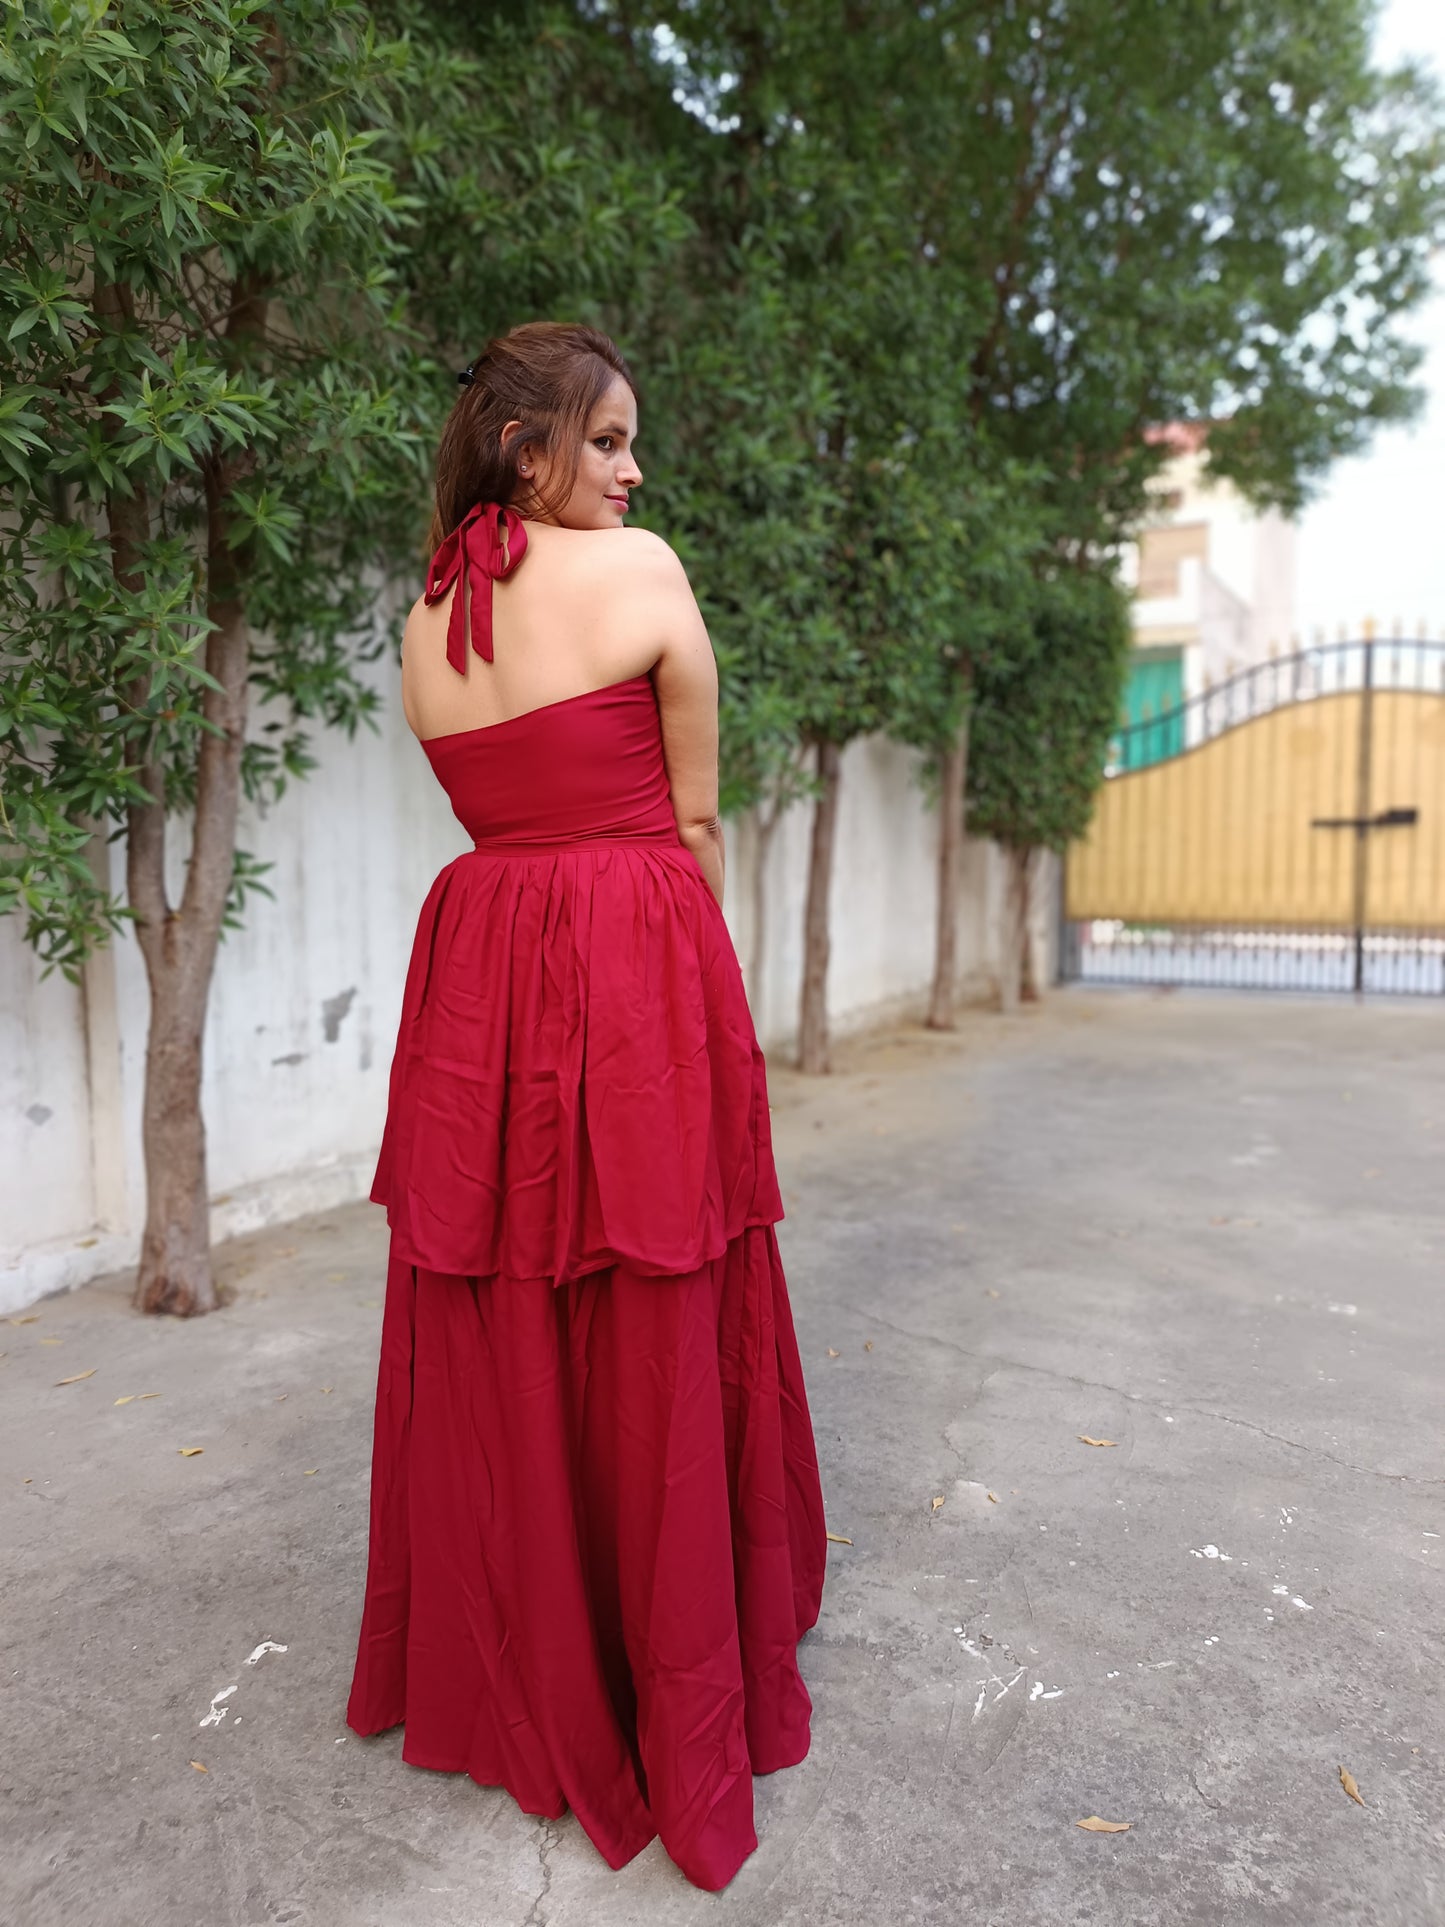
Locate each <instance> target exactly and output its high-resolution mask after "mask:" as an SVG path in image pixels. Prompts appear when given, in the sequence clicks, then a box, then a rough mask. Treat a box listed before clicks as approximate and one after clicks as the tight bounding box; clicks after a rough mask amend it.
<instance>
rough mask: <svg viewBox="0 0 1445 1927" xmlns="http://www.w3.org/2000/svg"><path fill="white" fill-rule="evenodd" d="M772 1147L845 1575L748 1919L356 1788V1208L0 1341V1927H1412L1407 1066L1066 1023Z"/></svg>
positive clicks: (1440, 1123) (1411, 1288)
mask: <svg viewBox="0 0 1445 1927" xmlns="http://www.w3.org/2000/svg"><path fill="white" fill-rule="evenodd" d="M774 1099H775V1103H776V1106H777V1115H776V1118H775V1128H776V1136H777V1146H778V1154H779V1163H780V1168H781V1170H782V1173H783V1181H784V1191H785V1196H786V1200H787V1204H788V1209H789V1214H790V1215H789V1220H788V1223H787V1225H786V1226H785V1227H784V1239H785V1244H784V1251H785V1257H786V1259H787V1262H788V1266H789V1274H790V1279H791V1283H792V1290H793V1298H794V1309H795V1315H796V1318H797V1322H798V1327H799V1337H800V1340H801V1343H802V1348H803V1354H804V1363H805V1367H806V1369H807V1371H808V1374H809V1385H810V1392H811V1396H812V1400H813V1407H814V1416H815V1419H816V1422H817V1429H818V1437H819V1446H820V1453H821V1457H822V1462H823V1473H824V1481H825V1489H826V1492H827V1496H828V1510H829V1521H830V1525H831V1527H832V1529H833V1531H835V1532H837V1533H839V1534H842V1535H845V1536H846V1537H848V1538H850V1539H851V1540H852V1544H851V1546H847V1545H835V1546H832V1547H831V1548H830V1574H829V1586H828V1590H827V1593H826V1595H825V1599H824V1606H823V1616H822V1619H821V1621H820V1624H819V1626H818V1627H817V1629H816V1630H815V1631H814V1632H813V1633H812V1634H810V1635H809V1637H808V1639H807V1641H806V1642H805V1644H804V1647H803V1669H804V1673H805V1677H806V1678H807V1680H808V1683H809V1686H810V1688H811V1689H812V1692H813V1695H814V1700H815V1706H816V1717H815V1725H814V1743H813V1751H812V1753H811V1755H810V1757H809V1758H808V1760H807V1761H806V1762H804V1764H803V1765H802V1766H800V1767H798V1768H796V1769H794V1770H793V1771H791V1772H789V1773H786V1774H782V1775H778V1776H775V1777H774V1778H772V1779H768V1780H763V1781H760V1782H758V1824H759V1833H760V1837H761V1842H762V1844H761V1847H760V1849H759V1851H758V1853H757V1854H756V1855H754V1856H753V1858H752V1860H750V1861H749V1862H748V1864H747V1865H746V1866H745V1867H744V1869H743V1871H742V1872H741V1874H740V1875H739V1876H738V1878H737V1880H736V1881H735V1882H734V1883H733V1885H732V1887H731V1888H729V1889H728V1891H727V1892H726V1893H724V1894H722V1895H720V1896H708V1895H704V1894H700V1893H698V1892H696V1891H694V1890H693V1889H691V1888H689V1887H688V1886H687V1885H686V1883H685V1882H684V1881H683V1880H682V1878H681V1876H680V1875H678V1874H677V1873H676V1872H675V1870H674V1869H673V1868H672V1867H671V1865H670V1863H669V1862H668V1861H667V1860H666V1858H665V1857H664V1856H663V1854H662V1852H661V1850H660V1848H659V1847H658V1846H657V1845H656V1844H655V1843H654V1845H653V1846H652V1847H651V1848H649V1849H648V1850H647V1852H646V1853H645V1854H643V1855H642V1856H641V1857H640V1859H638V1860H637V1861H636V1862H634V1863H633V1865H632V1866H631V1867H629V1868H627V1869H626V1870H624V1871H623V1872H622V1873H620V1874H613V1873H611V1872H610V1871H609V1870H608V1869H607V1867H606V1866H605V1864H604V1863H603V1862H602V1861H601V1859H600V1858H599V1857H598V1856H597V1855H596V1853H595V1852H594V1850H593V1849H592V1847H591V1846H590V1845H589V1843H588V1842H587V1840H586V1838H585V1836H584V1835H583V1834H582V1833H581V1831H580V1829H579V1827H578V1826H577V1824H576V1822H575V1820H574V1819H572V1818H571V1817H570V1816H569V1817H568V1818H567V1819H565V1820H564V1821H562V1822H560V1823H558V1824H555V1825H548V1824H546V1823H537V1822H534V1821H532V1820H529V1819H527V1818H526V1817H525V1816H523V1815H522V1814H520V1813H519V1812H518V1811H517V1809H516V1807H515V1806H514V1805H513V1804H512V1802H511V1801H510V1799H508V1798H507V1796H506V1795H504V1794H502V1793H499V1792H495V1791H484V1790H481V1789H479V1788H477V1787H475V1786H473V1785H471V1784H470V1782H467V1781H465V1780H459V1779H455V1778H451V1777H446V1776H440V1775H433V1774H428V1773H424V1772H419V1771H417V1770H416V1769H414V1768H410V1767H406V1766H403V1765H402V1763H401V1760H400V1757H399V1736H397V1735H395V1734H392V1735H388V1736H384V1737H382V1738H380V1739H377V1740H374V1741H369V1742H361V1741H358V1740H357V1739H355V1738H354V1737H347V1734H346V1728H345V1726H344V1724H343V1720H342V1716H343V1710H344V1700H345V1693H346V1688H347V1682H348V1678H349V1671H350V1665H351V1659H352V1651H353V1641H354V1637H355V1630H356V1622H357V1615H358V1611H359V1607H360V1594H361V1577H362V1567H363V1558H364V1550H365V1523H366V1473H367V1461H368V1454H369V1446H370V1440H369V1424H370V1404H371V1396H372V1388H373V1374H374V1368H375V1346H376V1334H377V1324H378V1319H379V1313H380V1298H381V1291H380V1282H381V1277H382V1270H383V1262H384V1249H385V1245H384V1234H383V1230H382V1227H381V1224H380V1221H379V1220H380V1214H379V1213H378V1212H375V1211H374V1210H372V1209H371V1208H369V1207H359V1208H357V1209H355V1210H347V1211H343V1212H334V1213H330V1214H328V1215H326V1216H325V1217H323V1218H320V1219H317V1220H312V1221H309V1222H308V1223H306V1224H304V1225H301V1226H296V1227H291V1228H287V1229H284V1230H280V1231H275V1230H273V1231H269V1232H266V1233H264V1234H261V1235H259V1236H257V1237H256V1238H254V1239H250V1240H245V1241H241V1242H238V1243H236V1244H234V1245H232V1246H229V1247H227V1248H226V1249H225V1251H224V1253H223V1254H222V1259H221V1263H222V1270H223V1274H224V1275H225V1276H226V1278H227V1279H228V1280H229V1281H230V1284H231V1286H232V1288H233V1297H232V1301H231V1303H230V1304H229V1305H228V1307H227V1308H226V1309H225V1310H224V1311H223V1312H221V1313H219V1314H217V1315H215V1316H214V1317H211V1318H209V1319H204V1320H200V1321H197V1322H195V1323H193V1324H188V1325H180V1324H175V1323H158V1322H147V1321H142V1320H140V1319H137V1318H135V1317H133V1316H132V1314H131V1313H130V1312H129V1311H128V1310H127V1307H126V1291H125V1286H124V1283H123V1281H116V1282H113V1283H109V1284H101V1285H97V1286H92V1287H89V1288H87V1289H86V1290H84V1291H81V1292H78V1293H76V1294H74V1295H72V1296H69V1297H65V1298H59V1299H51V1300H48V1301H46V1302H45V1303H43V1304H42V1305H40V1306H38V1307H36V1308H35V1310H36V1313H38V1316H35V1317H34V1318H33V1322H29V1323H19V1324H16V1323H13V1322H12V1323H4V1324H0V1350H3V1351H4V1352H6V1353H7V1354H8V1356H6V1357H5V1358H4V1359H3V1360H0V1545H3V1555H0V1557H3V1588H4V1590H3V1618H4V1629H5V1630H4V1648H3V1667H0V1685H3V1692H0V1824H3V1838H4V1841H5V1850H4V1853H3V1856H0V1922H3V1923H5V1927H11V1924H12V1923H13V1924H14V1927H62V1923H63V1927H270V1923H298V1924H300V1927H614V1924H616V1927H620V1924H621V1923H647V1924H648V1927H683V1923H693V1922H701V1921H706V1920H717V1921H727V1922H729V1923H736V1927H763V1923H767V1924H768V1927H805V1924H806V1927H833V1923H839V1924H841V1923H867V1924H868V1927H913V1924H914V1923H918V1924H919V1927H925V1924H926V1927H934V1923H939V1924H940V1927H942V1923H950V1924H951V1923H960V1924H961V1923H969V1924H970V1927H975V1924H976V1927H1084V1924H1085V1923H1089V1927H1214V1924H1215V1923H1222V1924H1225V1927H1235V1924H1236V1923H1237V1924H1238V1927H1275V1923H1279V1927H1284V1923H1286V1922H1288V1923H1290V1927H1317V1924H1322V1923H1333V1922H1349V1923H1351V1924H1352V1927H1434V1924H1435V1923H1437V1922H1439V1921H1441V1920H1442V1919H1445V1819H1442V1815H1445V1667H1442V1660H1445V1637H1442V1614H1441V1607H1442V1592H1445V1577H1442V1572H1441V1568H1442V1567H1445V1450H1442V1444H1445V1391H1442V1359H1445V1182H1442V1178H1445V1010H1442V1009H1441V1008H1439V1007H1438V1006H1436V1005H1435V1004H1433V1003H1430V1002H1421V1003H1417V1004H1408V1003H1403V1002H1402V1003H1399V1004H1390V1003H1383V1002H1382V1003H1378V1004H1373V1005H1366V1006H1364V1007H1357V1006H1354V1005H1352V1004H1350V1003H1348V1002H1344V1001H1330V1002H1318V1003H1313V1002H1307V1001H1304V1000H1295V999H1289V998H1279V999H1271V998H1267V997H1258V998H1243V997H1241V998H1231V997H1226V996H1217V997H1206V996H1191V995H1189V994H1187V993H1186V994H1180V995H1172V996H1151V995H1149V994H1147V993H1142V994H1141V993H1122V994H1110V993H1100V992H1087V993H1084V992H1070V993H1067V994H1064V995H1061V996H1059V997H1058V998H1056V999H1054V1000H1053V1001H1052V1002H1051V1003H1050V1004H1048V1005H1047V1006H1046V1007H1045V1008H1043V1009H1042V1010H1039V1011H1034V1012H1027V1013H1025V1014H1024V1015H1022V1016H1021V1017H1020V1018H1019V1019H1017V1020H1015V1021H1010V1022H1004V1021H1002V1020H999V1019H995V1018H991V1017H987V1016H983V1015H971V1016H970V1017H969V1019H968V1021H967V1023H966V1025H965V1028H964V1029H963V1031H962V1032H960V1033H959V1035H958V1036H957V1037H956V1038H951V1039H936V1038H930V1037H928V1036H927V1035H926V1034H924V1033H922V1032H906V1031H900V1032H894V1033H891V1034H889V1035H887V1036H883V1037H878V1038H874V1039H872V1040H869V1041H867V1042H865V1043H860V1044H857V1045H854V1046H851V1047H850V1048H849V1050H848V1052H847V1055H846V1063H845V1067H844V1069H843V1070H842V1071H841V1073H840V1074H838V1075H836V1076H835V1077H833V1078H832V1079H830V1080H827V1081H826V1082H823V1083H819V1084H812V1085H808V1084H804V1083H802V1082H800V1081H799V1080H797V1079H796V1078H794V1077H791V1076H789V1075H786V1074H784V1073H781V1072H776V1073H775V1074H774ZM24 1316H27V1315H25V1314H22V1317H24ZM834 1354H836V1356H835V1355H834ZM92 1370H93V1376H90V1377H87V1378H83V1379H79V1380H78V1381H77V1382H76V1383H73V1384H69V1385H61V1384H58V1383H57V1381H59V1380H62V1379H65V1378H68V1377H71V1376H72V1375H74V1374H78V1373H81V1372H86V1371H92ZM147 1393H158V1394H159V1396H158V1397H149V1398H147V1397H142V1396H141V1395H142V1394H147ZM120 1399H126V1400H129V1402H128V1403H124V1404H118V1403H117V1402H116V1401H117V1400H120ZM1081 1434H1082V1435H1085V1436H1087V1437H1089V1438H1098V1439H1107V1440H1111V1441H1113V1442H1114V1443H1112V1444H1109V1445H1099V1446H1090V1445H1087V1444H1084V1443H1082V1442H1081V1439H1080V1435H1081ZM195 1446H199V1447H201V1448H203V1449H202V1451H201V1452H200V1453H199V1454H198V1455H195V1456H190V1457H183V1456H181V1448H183V1447H185V1448H189V1447H195ZM939 1499H942V1501H943V1503H942V1505H938V1504H936V1501H937V1500H939ZM268 1642H270V1643H271V1645H272V1646H273V1648H274V1647H279V1648H284V1650H280V1651H278V1650H261V1649H262V1648H263V1647H265V1646H266V1645H267V1643H268ZM232 1688H234V1690H228V1689H232ZM192 1762H199V1764H200V1766H203V1767H205V1768H206V1771H205V1772H204V1773H202V1772H201V1771H199V1770H198V1769H197V1767H196V1766H195V1765H193V1764H191V1763H192ZM1341 1765H1344V1766H1345V1767H1347V1768H1348V1769H1349V1771H1350V1772H1351V1773H1352V1774H1353V1775H1354V1777H1355V1779H1356V1781H1357V1782H1358V1785H1359V1789H1360V1792H1361V1794H1362V1797H1363V1799H1364V1801H1365V1804H1364V1805H1363V1806H1358V1805H1356V1804H1355V1803H1354V1802H1352V1801H1351V1800H1350V1799H1349V1798H1348V1797H1347V1796H1346V1794H1345V1792H1344V1790H1343V1788H1342V1786H1341V1783H1340V1778H1339V1767H1340V1766H1341ZM1090 1815H1098V1816H1101V1817H1103V1818H1104V1819H1107V1820H1116V1821H1127V1822H1129V1823H1130V1831H1128V1832H1127V1833H1118V1834H1112V1835H1105V1834H1097V1835H1096V1834H1090V1833H1086V1832H1083V1831H1081V1830H1080V1829H1079V1828H1078V1827H1077V1826H1076V1824H1075V1823H1076V1821H1078V1820H1080V1819H1083V1818H1085V1817H1088V1816H1090Z"/></svg>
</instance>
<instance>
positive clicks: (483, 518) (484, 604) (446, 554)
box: [423, 502, 527, 676]
mask: <svg viewBox="0 0 1445 1927" xmlns="http://www.w3.org/2000/svg"><path fill="white" fill-rule="evenodd" d="M526 552H527V529H526V525H525V524H524V522H523V521H522V518H521V516H520V515H518V514H516V513H515V512H514V511H513V510H511V509H504V508H501V507H499V506H498V504H497V503H495V502H478V504H477V506H476V507H475V508H473V509H469V510H468V511H467V513H466V516H465V517H464V518H463V520H462V521H461V522H460V523H458V525H457V527H456V528H454V529H453V530H452V532H451V534H450V535H449V536H448V537H447V539H446V541H445V542H443V543H442V545H441V547H440V548H439V549H438V550H437V552H436V554H435V555H434V556H433V557H432V562H431V570H430V572H429V574H428V576H427V585H426V593H425V595H424V597H423V600H424V601H425V603H426V604H427V606H428V608H429V607H430V606H431V604H432V603H434V602H440V601H441V599H442V597H443V596H444V595H445V594H446V592H447V590H448V589H450V588H451V586H452V584H453V583H454V582H458V579H459V578H460V581H459V583H458V588H457V593H456V597H455V600H454V601H453V603H452V613H451V618H450V620H449V621H448V623H447V661H448V662H449V663H450V664H451V666H452V668H453V669H455V670H456V672H457V674H458V675H459V676H462V675H465V674H466V668H467V638H466V630H467V623H468V618H469V617H470V622H471V633H472V647H473V649H475V650H476V652H477V654H478V655H479V656H480V657H481V658H482V661H483V662H490V661H491V660H492V584H493V583H494V582H498V581H500V580H501V578H502V577H503V576H504V575H510V574H511V573H512V571H513V569H515V568H516V566H517V564H518V563H519V562H520V561H521V559H522V557H523V556H524V555H525V554H526Z"/></svg>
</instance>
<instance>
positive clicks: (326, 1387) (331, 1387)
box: [321, 1385, 336, 1392]
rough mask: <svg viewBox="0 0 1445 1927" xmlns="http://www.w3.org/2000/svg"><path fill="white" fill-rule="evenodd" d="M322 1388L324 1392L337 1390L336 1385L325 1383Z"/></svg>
mask: <svg viewBox="0 0 1445 1927" xmlns="http://www.w3.org/2000/svg"><path fill="white" fill-rule="evenodd" d="M321 1389H322V1391H323V1392H332V1391H335V1389H336V1388H335V1386H334V1385H323V1386H322V1387H321Z"/></svg>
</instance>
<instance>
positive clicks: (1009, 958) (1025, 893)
mask: <svg viewBox="0 0 1445 1927" xmlns="http://www.w3.org/2000/svg"><path fill="white" fill-rule="evenodd" d="M1007 857H1008V889H1007V892H1006V900H1005V906H1004V920H1003V922H1004V944H1003V962H1002V967H1001V969H1000V971H999V984H998V990H999V1006H1000V1008H1001V1009H1002V1010H1003V1012H1004V1014H1005V1015H1006V1016H1011V1015H1012V1014H1013V1013H1014V1012H1015V1011H1016V1010H1017V1009H1018V1007H1019V998H1020V995H1021V993H1022V989H1023V969H1024V951H1025V949H1026V947H1027V943H1028V925H1029V874H1030V869H1031V865H1032V857H1033V852H1032V851H1031V850H1025V849H1018V848H1015V847H1014V845H1012V844H1010V845H1009V846H1008V849H1007Z"/></svg>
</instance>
